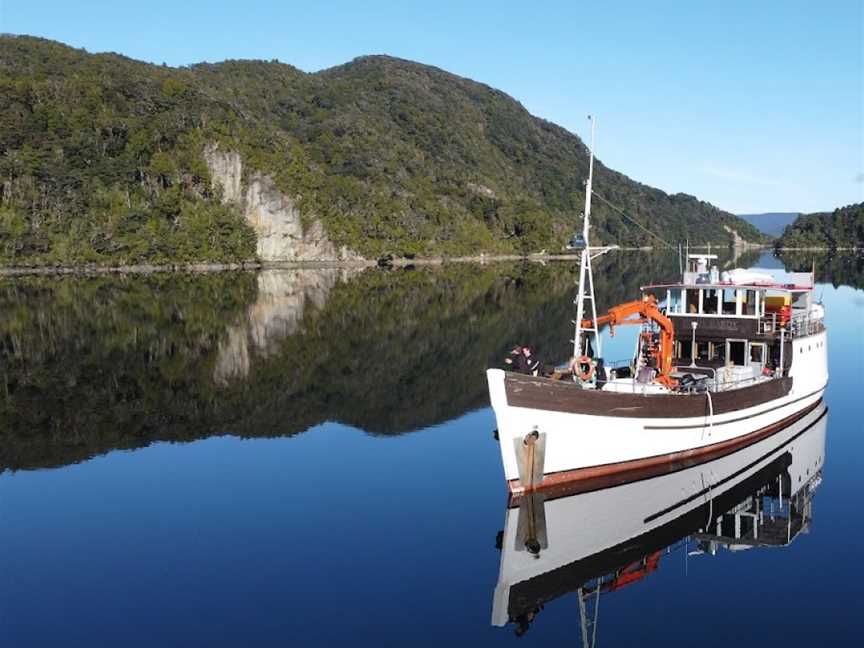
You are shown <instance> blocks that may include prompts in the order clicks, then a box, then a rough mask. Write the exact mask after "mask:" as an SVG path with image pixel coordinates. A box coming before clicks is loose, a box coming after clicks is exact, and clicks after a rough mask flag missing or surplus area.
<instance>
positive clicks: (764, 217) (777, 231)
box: [738, 212, 801, 237]
mask: <svg viewBox="0 0 864 648" xmlns="http://www.w3.org/2000/svg"><path fill="white" fill-rule="evenodd" d="M800 215H801V214H800V213H799V212H766V213H764V214H738V218H743V219H744V220H745V221H747V222H748V223H750V224H751V225H753V226H754V227H756V228H757V229H758V230H759V231H760V232H762V233H763V234H765V235H767V236H771V237H777V236H780V235H781V234H782V233H783V230H784V229H786V226H787V225H791V224H792V222H793V221H794V220H795V219H796V218H798V216H800Z"/></svg>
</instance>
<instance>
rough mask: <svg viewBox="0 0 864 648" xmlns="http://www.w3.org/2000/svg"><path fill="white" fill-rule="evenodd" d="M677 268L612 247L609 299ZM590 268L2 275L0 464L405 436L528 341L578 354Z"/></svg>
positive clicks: (605, 260)
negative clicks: (206, 443) (345, 431)
mask: <svg viewBox="0 0 864 648" xmlns="http://www.w3.org/2000/svg"><path fill="white" fill-rule="evenodd" d="M751 257H753V255H751ZM731 262H732V259H729V260H728V262H727V263H731ZM734 262H735V264H736V265H747V264H748V263H752V262H753V258H749V257H744V258H737V259H735V260H734ZM677 274H678V259H677V257H676V256H674V255H660V254H652V253H646V252H618V253H611V254H608V255H606V256H604V257H602V258H601V259H599V260H598V262H597V269H596V284H597V299H598V303H599V304H600V305H601V306H606V305H611V304H614V303H618V302H620V301H624V300H628V299H632V298H633V296H634V295H636V294H637V291H638V288H639V286H640V285H642V284H644V283H647V282H650V281H660V280H666V279H673V278H675V277H676V276H677ZM577 276H578V268H577V266H576V263H575V262H574V263H566V262H557V263H549V264H545V265H543V264H539V263H509V264H489V265H482V266H481V265H465V264H453V265H445V266H443V267H432V268H420V269H410V268H409V269H397V270H390V271H384V270H379V269H370V270H357V269H335V268H319V269H304V270H267V271H263V272H260V273H257V274H255V273H221V274H212V275H184V274H175V275H149V276H131V277H116V276H97V277H64V278H46V277H33V278H16V279H3V280H2V281H0V470H4V469H22V468H34V467H41V466H59V465H65V464H69V463H74V462H77V461H80V460H83V459H86V458H88V457H91V456H93V455H95V454H99V453H104V452H106V451H109V450H112V449H123V448H134V447H140V446H143V445H147V444H149V443H151V442H153V441H178V440H179V441H182V440H192V439H198V438H203V437H207V436H211V435H221V434H235V435H241V436H245V437H263V436H288V435H293V434H297V433H300V432H303V431H304V430H306V429H308V428H309V427H311V426H314V425H316V424H319V423H322V422H324V421H339V422H342V423H346V424H349V425H352V426H355V427H359V428H361V429H363V430H365V431H366V432H368V433H371V434H384V435H391V434H401V433H404V432H410V431H412V430H416V429H420V428H425V427H428V426H431V425H436V424H439V423H442V422H445V421H448V420H451V419H453V418H456V417H458V416H460V415H462V414H464V413H466V412H468V411H471V410H473V409H477V408H480V407H483V406H485V405H486V404H487V402H488V401H487V394H486V382H485V376H484V369H485V368H486V367H487V366H491V365H495V364H498V363H499V362H500V361H501V359H502V358H503V357H504V355H505V354H506V352H507V350H508V349H509V348H511V347H512V345H513V344H515V343H520V342H526V341H530V342H531V343H532V344H534V345H535V346H536V347H537V349H538V351H539V354H540V356H541V358H544V359H546V360H548V361H550V362H551V361H558V360H560V359H563V358H566V357H567V355H568V348H569V344H570V343H569V342H568V338H569V337H570V334H571V331H570V328H571V320H572V318H573V305H572V299H573V294H574V284H575V281H576V278H577Z"/></svg>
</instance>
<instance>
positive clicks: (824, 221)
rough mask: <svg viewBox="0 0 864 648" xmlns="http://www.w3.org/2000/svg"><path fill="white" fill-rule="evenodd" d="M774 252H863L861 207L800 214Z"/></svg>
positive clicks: (857, 205) (863, 234)
mask: <svg viewBox="0 0 864 648" xmlns="http://www.w3.org/2000/svg"><path fill="white" fill-rule="evenodd" d="M776 245H777V247H778V248H787V249H793V248H811V247H813V248H823V247H824V248H830V249H836V248H858V249H861V248H864V203H857V204H854V205H847V206H846V207H840V208H838V209H835V210H834V211H833V212H820V213H816V214H802V215H801V216H799V217H798V218H797V219H795V222H794V223H792V224H791V225H789V226H788V227H787V228H786V229H785V230H784V232H783V236H781V237H780V238H779V239H778V240H777V242H776Z"/></svg>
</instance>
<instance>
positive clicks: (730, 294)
mask: <svg viewBox="0 0 864 648" xmlns="http://www.w3.org/2000/svg"><path fill="white" fill-rule="evenodd" d="M735 292H736V291H735V289H734V288H724V289H723V302H722V306H721V308H722V310H721V311H720V312H721V313H722V314H723V315H737V312H738V301H737V300H736V298H735Z"/></svg>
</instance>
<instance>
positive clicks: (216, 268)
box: [0, 247, 653, 277]
mask: <svg viewBox="0 0 864 648" xmlns="http://www.w3.org/2000/svg"><path fill="white" fill-rule="evenodd" d="M652 249H653V248H651V247H643V248H616V251H617V250H624V251H643V252H647V251H650V250H652ZM579 258H580V257H579V254H527V255H521V254H489V255H487V254H476V255H471V256H460V257H444V256H441V257H422V258H417V259H407V258H405V257H396V258H393V259H388V260H387V261H386V262H384V263H381V262H379V259H364V258H354V259H317V260H316V259H306V260H297V261H244V262H242V263H241V262H237V263H172V264H147V263H142V264H125V265H117V266H103V265H80V266H62V265H60V266H32V267H27V266H0V277H4V276H6V277H16V276H25V275H98V274H155V273H163V272H190V273H206V272H227V271H232V270H255V271H258V270H279V269H283V270H300V269H311V268H374V267H397V268H404V267H407V266H438V265H445V264H447V263H479V264H481V265H483V264H486V263H496V262H502V261H574V262H578V261H579Z"/></svg>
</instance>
